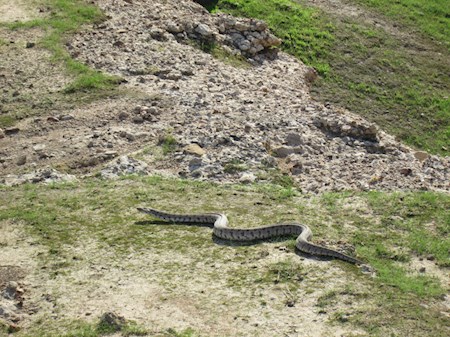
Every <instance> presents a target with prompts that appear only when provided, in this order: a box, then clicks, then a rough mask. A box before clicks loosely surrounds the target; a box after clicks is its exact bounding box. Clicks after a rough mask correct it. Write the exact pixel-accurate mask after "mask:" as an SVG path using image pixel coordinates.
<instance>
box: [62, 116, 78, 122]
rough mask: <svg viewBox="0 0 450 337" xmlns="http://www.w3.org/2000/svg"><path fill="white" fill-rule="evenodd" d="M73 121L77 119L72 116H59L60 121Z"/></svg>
mask: <svg viewBox="0 0 450 337" xmlns="http://www.w3.org/2000/svg"><path fill="white" fill-rule="evenodd" d="M72 119H75V117H73V116H72V115H61V116H59V120H60V121H70V120H72Z"/></svg>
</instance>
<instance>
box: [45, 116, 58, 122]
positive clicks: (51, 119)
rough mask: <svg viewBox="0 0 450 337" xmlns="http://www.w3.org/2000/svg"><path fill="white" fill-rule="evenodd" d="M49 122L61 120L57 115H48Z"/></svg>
mask: <svg viewBox="0 0 450 337" xmlns="http://www.w3.org/2000/svg"><path fill="white" fill-rule="evenodd" d="M47 122H50V123H57V122H59V119H58V117H55V116H49V117H47Z"/></svg>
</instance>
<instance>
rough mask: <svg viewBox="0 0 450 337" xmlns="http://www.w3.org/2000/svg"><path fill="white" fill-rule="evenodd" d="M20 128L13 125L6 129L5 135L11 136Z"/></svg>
mask: <svg viewBox="0 0 450 337" xmlns="http://www.w3.org/2000/svg"><path fill="white" fill-rule="evenodd" d="M19 131H20V129H19V128H17V127H11V128H6V129H5V131H4V132H5V135H7V136H11V135H15V134H17V133H19Z"/></svg>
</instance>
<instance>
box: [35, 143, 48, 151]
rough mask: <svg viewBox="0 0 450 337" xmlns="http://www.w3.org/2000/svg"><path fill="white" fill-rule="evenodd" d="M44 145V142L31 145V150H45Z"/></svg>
mask: <svg viewBox="0 0 450 337" xmlns="http://www.w3.org/2000/svg"><path fill="white" fill-rule="evenodd" d="M45 147H46V145H45V144H36V145H33V150H34V151H36V152H42V151H44V150H45Z"/></svg>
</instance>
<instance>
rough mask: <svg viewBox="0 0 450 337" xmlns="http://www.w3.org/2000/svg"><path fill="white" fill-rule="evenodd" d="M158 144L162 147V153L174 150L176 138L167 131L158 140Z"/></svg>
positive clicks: (165, 153)
mask: <svg viewBox="0 0 450 337" xmlns="http://www.w3.org/2000/svg"><path fill="white" fill-rule="evenodd" d="M159 144H160V145H161V147H162V151H163V154H164V155H167V154H169V153H171V152H174V151H175V150H176V148H177V140H176V139H175V137H174V136H173V135H172V134H171V133H168V134H166V135H165V136H164V137H162V138H161V139H160V140H159Z"/></svg>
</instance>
